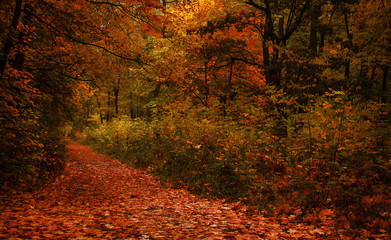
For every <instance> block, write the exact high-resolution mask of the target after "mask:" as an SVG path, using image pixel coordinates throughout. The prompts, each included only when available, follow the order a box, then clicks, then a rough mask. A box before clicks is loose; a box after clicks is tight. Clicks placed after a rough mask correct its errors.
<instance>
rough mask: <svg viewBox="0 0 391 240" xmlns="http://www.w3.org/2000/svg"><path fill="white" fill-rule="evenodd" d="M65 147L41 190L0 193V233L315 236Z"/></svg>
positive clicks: (86, 151)
mask: <svg viewBox="0 0 391 240" xmlns="http://www.w3.org/2000/svg"><path fill="white" fill-rule="evenodd" d="M69 150H70V153H69V154H70V159H69V162H68V164H67V167H66V169H65V171H64V172H63V174H62V175H61V176H60V177H59V178H58V179H57V180H55V181H54V182H53V183H51V184H49V185H48V186H47V187H46V188H44V189H41V190H40V191H37V192H35V193H18V194H14V195H12V196H0V239H313V238H317V237H320V235H318V234H319V233H321V232H322V231H321V230H320V229H316V228H311V227H308V226H305V225H300V224H295V225H294V226H295V227H294V229H292V225H291V224H283V223H279V222H277V221H274V220H272V219H266V218H264V217H262V216H257V217H253V218H249V217H248V216H246V214H245V209H243V208H240V207H238V206H237V205H234V204H223V203H222V202H221V201H210V200H205V199H200V198H199V197H197V196H195V195H192V194H190V193H188V192H187V191H186V190H178V189H170V188H165V187H163V186H161V185H160V184H159V183H158V182H157V181H156V180H155V179H154V178H153V177H152V176H150V175H148V174H146V173H144V172H143V171H141V170H137V169H134V168H131V167H128V166H126V165H125V164H123V163H120V162H118V161H117V160H114V159H110V158H108V157H107V156H105V155H102V154H99V153H96V152H94V151H93V150H91V149H90V148H88V147H86V146H82V145H80V144H78V143H75V142H70V143H69Z"/></svg>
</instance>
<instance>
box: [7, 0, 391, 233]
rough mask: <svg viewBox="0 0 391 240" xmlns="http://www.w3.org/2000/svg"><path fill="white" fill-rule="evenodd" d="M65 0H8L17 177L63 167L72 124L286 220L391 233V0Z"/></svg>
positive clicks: (182, 181) (140, 160)
mask: <svg viewBox="0 0 391 240" xmlns="http://www.w3.org/2000/svg"><path fill="white" fill-rule="evenodd" d="M60 2H61V3H58V1H46V0H45V1H32V0H30V1H22V0H15V1H11V0H8V1H5V2H4V3H1V4H2V6H4V8H3V7H2V10H1V11H2V13H3V14H2V16H3V17H2V19H1V21H2V22H1V23H2V25H1V26H2V27H3V26H4V27H3V28H4V29H5V30H6V31H3V33H2V34H1V35H0V36H1V40H2V45H1V46H2V55H1V57H2V64H3V63H4V64H3V65H1V67H2V69H1V71H2V72H1V74H2V79H3V80H2V82H1V83H0V89H1V91H0V94H1V97H2V98H1V100H0V107H1V119H0V121H1V122H2V123H4V124H3V127H2V128H0V131H1V133H2V134H1V136H2V137H1V141H2V148H4V149H5V151H3V153H1V155H0V156H1V159H2V161H1V164H2V166H5V169H8V170H6V171H5V173H6V174H3V175H4V176H7V178H8V179H9V178H11V179H14V180H13V182H17V181H22V180H20V178H19V177H20V175H23V173H25V172H29V173H30V174H29V176H32V177H30V180H29V181H31V179H35V178H36V177H34V176H36V175H39V174H44V175H45V174H46V173H47V172H50V171H48V170H55V169H59V168H60V166H61V162H62V159H63V156H62V149H63V143H62V140H61V137H60V135H61V134H67V135H72V136H73V137H75V138H76V139H78V140H80V141H82V142H84V143H88V144H91V145H92V146H95V147H97V148H99V149H100V150H101V151H104V152H106V153H109V154H112V155H114V156H117V157H118V158H120V159H121V160H123V161H124V162H127V163H129V164H131V165H134V166H137V167H140V168H144V169H147V170H148V171H150V172H151V173H153V174H156V175H157V176H159V178H160V179H161V180H163V181H164V182H166V183H167V184H171V185H173V186H175V187H183V188H187V189H189V190H190V191H192V192H194V193H197V194H201V195H204V196H207V197H211V198H215V197H218V198H224V199H228V200H230V201H233V202H241V203H243V204H246V205H248V207H249V208H251V209H252V210H254V211H259V212H262V213H264V214H269V215H271V216H274V217H278V218H280V219H281V221H288V220H287V219H291V220H293V219H294V220H295V221H301V222H303V223H308V224H314V225H317V224H320V225H323V226H325V225H327V226H328V227H330V229H334V230H333V231H335V232H337V233H338V234H339V235H341V236H342V235H344V236H349V237H351V238H355V237H358V236H365V237H368V238H370V237H384V236H385V234H386V233H388V232H390V231H391V229H390V221H391V220H390V219H391V218H390V213H389V209H390V207H391V202H390V201H391V200H390V190H391V189H390V182H391V179H390V175H391V163H390V156H391V142H390V137H389V136H390V128H391V125H390V106H389V102H390V90H389V89H390V87H389V85H390V83H389V81H390V80H389V79H390V74H389V66H390V59H391V58H390V47H389V45H390V35H391V30H390V29H391V21H390V17H389V16H390V11H391V5H390V4H389V3H387V1H380V0H370V1H367V0H357V1H350V0H343V1H332V0H316V1H307V0H300V1H269V0H238V1H226V0H196V1H182V0H177V1H166V0H163V1H154V0H148V1H136V0H134V1H121V0H113V1H84V0H81V1H60ZM15 19H16V20H15ZM14 20H15V21H14ZM58 113H60V114H58ZM60 133H61V134H60ZM16 138H17V139H19V140H15V139H16ZM49 159H50V160H49ZM23 181H25V180H23ZM11 182H12V181H11Z"/></svg>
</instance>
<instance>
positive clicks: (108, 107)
mask: <svg viewBox="0 0 391 240" xmlns="http://www.w3.org/2000/svg"><path fill="white" fill-rule="evenodd" d="M110 95H111V91H107V112H106V122H109V121H110V107H111V101H110Z"/></svg>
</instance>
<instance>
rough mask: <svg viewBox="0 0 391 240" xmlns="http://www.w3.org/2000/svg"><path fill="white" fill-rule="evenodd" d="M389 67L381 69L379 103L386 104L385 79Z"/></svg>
mask: <svg viewBox="0 0 391 240" xmlns="http://www.w3.org/2000/svg"><path fill="white" fill-rule="evenodd" d="M388 70H389V66H386V67H385V68H384V69H383V83H382V88H381V92H382V94H381V103H387V77H388Z"/></svg>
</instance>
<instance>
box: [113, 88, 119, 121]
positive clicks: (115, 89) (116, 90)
mask: <svg viewBox="0 0 391 240" xmlns="http://www.w3.org/2000/svg"><path fill="white" fill-rule="evenodd" d="M118 94H119V88H118V87H115V88H114V105H115V115H117V116H118Z"/></svg>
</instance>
